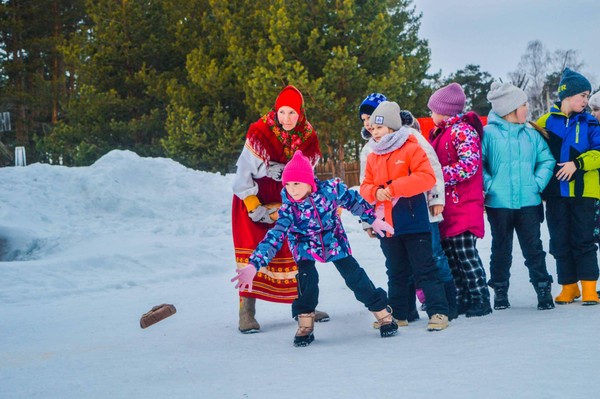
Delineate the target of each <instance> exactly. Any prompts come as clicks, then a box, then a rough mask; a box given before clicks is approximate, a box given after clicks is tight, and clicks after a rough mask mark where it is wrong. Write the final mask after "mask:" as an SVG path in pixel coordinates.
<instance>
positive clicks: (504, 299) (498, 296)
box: [491, 281, 510, 310]
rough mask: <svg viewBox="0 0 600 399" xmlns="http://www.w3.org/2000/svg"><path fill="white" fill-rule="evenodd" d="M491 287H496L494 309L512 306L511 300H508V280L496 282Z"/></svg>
mask: <svg viewBox="0 0 600 399" xmlns="http://www.w3.org/2000/svg"><path fill="white" fill-rule="evenodd" d="M491 287H492V288H493V289H494V309H496V310H502V309H508V308H510V302H508V281H503V282H501V283H494V284H492V285H491Z"/></svg>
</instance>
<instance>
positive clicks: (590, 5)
mask: <svg viewBox="0 0 600 399" xmlns="http://www.w3.org/2000/svg"><path fill="white" fill-rule="evenodd" d="M413 2H414V5H415V6H416V8H417V12H422V13H423V16H422V18H421V30H420V37H422V38H424V39H427V40H428V41H429V48H430V49H431V72H437V71H439V70H440V69H441V70H442V75H443V76H447V75H449V74H451V73H453V72H456V71H457V70H459V69H462V68H464V66H465V65H467V64H476V65H479V66H481V70H482V71H486V72H489V73H490V74H491V75H492V76H493V77H495V78H498V77H499V78H503V79H505V78H506V77H507V74H508V72H511V71H514V70H516V68H517V65H518V63H519V60H520V58H521V55H523V53H524V52H525V49H526V47H527V43H528V42H530V41H532V40H536V39H537V40H540V41H541V42H542V43H543V44H544V46H545V47H546V48H547V49H548V50H550V51H554V50H559V49H560V50H569V49H574V50H578V51H579V57H580V59H581V60H582V61H584V62H585V66H584V67H583V69H582V71H581V72H582V73H583V74H584V75H586V76H587V77H588V78H589V79H590V80H592V82H593V83H595V86H596V87H597V86H598V84H600V0H568V1H567V0H562V1H557V0H496V1H489V0H480V1H473V0H414V1H413Z"/></svg>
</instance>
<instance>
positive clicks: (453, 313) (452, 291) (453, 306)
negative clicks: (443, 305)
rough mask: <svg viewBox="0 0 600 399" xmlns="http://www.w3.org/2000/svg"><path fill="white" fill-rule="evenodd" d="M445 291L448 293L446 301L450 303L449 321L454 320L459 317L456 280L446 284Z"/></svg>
mask: <svg viewBox="0 0 600 399" xmlns="http://www.w3.org/2000/svg"><path fill="white" fill-rule="evenodd" d="M444 291H446V301H448V320H449V321H451V320H454V319H456V318H457V317H458V304H457V303H456V286H455V285H454V280H450V281H446V282H445V283H444Z"/></svg>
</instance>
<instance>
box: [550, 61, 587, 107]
mask: <svg viewBox="0 0 600 399" xmlns="http://www.w3.org/2000/svg"><path fill="white" fill-rule="evenodd" d="M584 91H589V92H591V91H592V85H591V84H590V81H589V80H587V79H586V78H585V76H583V75H582V74H580V73H577V72H575V71H573V70H571V69H570V68H565V70H564V71H563V74H562V77H561V78H560V83H559V84H558V98H559V99H560V100H561V101H562V100H564V99H565V98H567V97H571V96H574V95H576V94H579V93H583V92H584Z"/></svg>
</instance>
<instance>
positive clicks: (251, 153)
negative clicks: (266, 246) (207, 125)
mask: <svg viewBox="0 0 600 399" xmlns="http://www.w3.org/2000/svg"><path fill="white" fill-rule="evenodd" d="M297 150H301V151H302V153H303V154H304V155H305V156H306V157H308V158H309V160H310V162H311V163H312V165H313V167H314V166H315V165H316V164H317V162H318V161H319V159H320V157H321V151H320V149H319V140H318V139H317V134H316V132H315V130H314V129H313V127H312V126H311V124H310V122H308V120H306V114H305V110H304V98H303V97H302V93H300V91H299V90H298V89H297V88H295V87H294V86H287V87H286V88H284V89H283V90H282V91H281V92H280V93H279V96H277V100H276V101H275V107H274V109H273V110H271V111H270V112H269V113H267V114H266V115H264V116H263V117H261V118H260V119H259V120H258V121H256V122H254V123H253V124H251V125H250V128H249V129H248V133H247V134H246V143H245V144H244V148H243V150H242V153H241V154H240V157H239V159H238V161H237V164H236V165H237V172H236V175H235V178H234V182H233V193H234V196H233V207H232V216H231V219H232V231H233V246H234V248H235V258H236V263H237V267H238V269H240V268H243V267H245V266H247V265H248V257H249V256H250V255H251V254H252V252H253V251H254V249H255V248H256V246H257V245H258V243H259V242H260V241H261V240H262V239H263V238H264V236H265V234H266V233H267V231H268V230H269V229H270V228H271V227H273V223H274V222H275V220H276V219H277V209H278V208H279V206H280V205H281V190H282V188H283V186H282V184H281V174H282V172H283V167H284V166H285V164H287V163H288V161H289V160H290V159H291V158H292V156H293V155H294V153H295V152H296V151H297ZM297 273H298V268H297V266H296V263H295V262H294V259H293V257H292V254H291V253H290V251H289V249H288V246H287V244H286V245H283V246H282V247H281V250H280V251H279V252H278V253H277V255H275V257H274V258H273V260H272V261H271V263H269V264H268V265H267V267H263V268H261V269H260V270H259V272H258V273H257V274H256V276H255V278H254V281H253V289H252V292H247V291H246V290H240V292H239V293H240V321H239V330H240V331H241V332H242V333H244V334H248V333H255V332H258V331H259V330H260V325H259V324H258V322H257V321H256V319H255V317H254V316H255V305H256V299H257V298H258V299H262V300H265V301H271V302H280V303H289V304H291V303H292V302H293V301H294V299H296V297H297V281H296V274H297ZM327 320H329V316H328V315H327V314H326V313H325V312H319V311H317V312H316V315H315V321H327Z"/></svg>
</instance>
